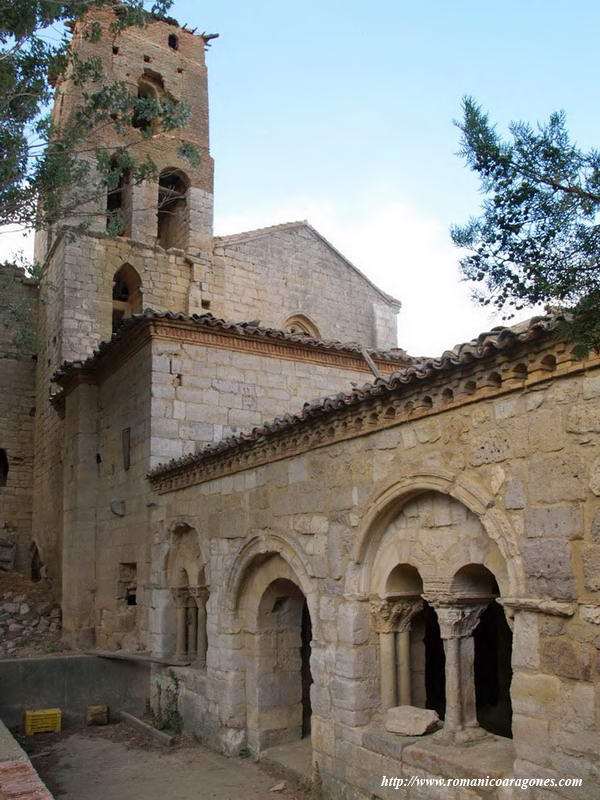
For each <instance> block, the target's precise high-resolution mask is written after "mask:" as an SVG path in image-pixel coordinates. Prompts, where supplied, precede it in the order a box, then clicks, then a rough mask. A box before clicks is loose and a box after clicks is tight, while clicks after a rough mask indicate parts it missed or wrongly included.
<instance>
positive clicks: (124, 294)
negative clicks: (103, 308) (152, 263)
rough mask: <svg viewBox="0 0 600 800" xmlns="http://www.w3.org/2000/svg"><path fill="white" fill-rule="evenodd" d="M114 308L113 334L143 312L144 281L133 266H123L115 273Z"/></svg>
mask: <svg viewBox="0 0 600 800" xmlns="http://www.w3.org/2000/svg"><path fill="white" fill-rule="evenodd" d="M112 308H113V311H112V329H113V333H114V332H115V331H116V330H117V328H118V327H119V325H120V324H121V322H122V321H123V320H124V319H127V318H128V317H130V316H131V315H132V314H138V313H139V312H140V311H141V310H142V281H141V279H140V276H139V275H138V273H137V271H136V270H135V269H134V268H133V267H132V266H131V264H123V266H122V267H121V269H119V270H117V272H115V275H114V277H113V291H112Z"/></svg>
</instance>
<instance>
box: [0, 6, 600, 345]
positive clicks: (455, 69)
mask: <svg viewBox="0 0 600 800" xmlns="http://www.w3.org/2000/svg"><path fill="white" fill-rule="evenodd" d="M171 14H172V15H173V16H174V17H176V18H177V19H178V20H179V22H180V23H183V22H186V23H187V24H188V27H190V28H197V29H198V31H199V32H202V31H206V32H210V33H219V34H220V37H219V39H216V40H214V41H213V43H212V47H211V48H210V49H209V50H208V53H207V64H208V70H209V90H210V115H211V152H212V155H213V157H214V159H215V232H216V233H217V234H227V233H235V232H238V231H242V230H251V229H253V228H257V227H262V226H266V225H274V224H279V223H282V222H288V221H292V220H298V219H307V220H308V221H309V222H310V223H311V224H312V225H313V226H314V227H315V228H317V229H318V230H319V231H320V232H321V233H322V234H323V235H324V236H325V237H326V238H327V239H329V241H331V243H332V244H334V245H335V247H336V248H337V249H338V250H340V251H341V252H342V253H344V255H345V256H346V257H347V258H348V259H349V260H350V261H352V262H353V263H354V264H355V265H356V266H357V267H359V268H360V269H361V270H362V271H363V272H365V273H366V274H367V275H368V276H369V277H370V278H371V279H372V280H373V281H375V282H376V283H377V284H378V285H380V286H381V288H383V289H384V290H385V291H387V292H388V293H389V294H391V295H393V296H394V297H396V298H398V299H399V300H400V301H401V302H402V310H401V312H400V315H399V336H398V343H399V345H400V346H401V347H404V348H405V349H407V350H408V351H409V352H410V353H413V354H416V355H421V354H423V355H439V354H440V353H441V352H442V351H443V350H445V349H447V348H449V347H451V346H453V345H454V344H456V343H457V342H460V341H465V340H468V339H470V338H472V337H473V336H475V335H477V334H478V333H479V332H481V331H483V330H488V329H489V328H490V327H492V326H493V325H497V324H503V320H502V319H501V318H500V317H499V316H498V315H496V316H492V315H491V314H490V311H489V309H484V308H481V307H479V306H478V305H476V304H475V303H474V301H473V300H472V299H471V297H470V288H469V286H468V285H467V284H465V283H464V282H462V281H461V280H460V274H459V266H458V260H459V257H460V252H459V251H458V250H457V249H456V248H455V247H454V246H453V245H452V243H451V240H450V235H449V228H450V226H451V225H452V224H454V223H459V224H460V223H463V222H465V221H466V220H467V219H468V218H469V217H470V216H473V215H477V213H478V210H479V208H480V204H481V199H482V197H481V194H480V193H479V190H478V183H477V180H476V178H475V176H474V175H473V174H472V173H470V172H469V170H468V169H467V168H466V166H465V165H464V163H463V161H462V160H461V158H460V157H459V156H458V155H457V151H458V149H459V131H458V129H457V128H456V127H455V125H454V120H455V119H457V118H458V117H460V106H461V98H462V97H463V96H465V95H472V96H474V97H475V98H476V99H477V100H478V101H479V103H480V104H481V105H482V106H483V107H484V108H485V109H486V110H487V111H488V112H489V114H490V117H491V119H492V120H494V121H495V122H497V123H498V127H499V129H500V130H501V131H505V130H506V126H507V124H508V122H509V121H510V120H518V119H522V120H527V121H529V122H531V123H533V124H535V123H536V122H538V121H539V122H543V121H545V120H546V119H547V118H548V116H549V115H550V113H552V112H553V111H556V110H560V109H564V110H565V111H566V113H567V124H568V127H569V130H570V131H571V133H572V134H573V136H574V138H575V139H576V140H577V142H578V143H579V144H580V145H581V146H582V147H584V148H590V147H593V146H596V145H598V135H597V132H598V130H599V127H600V124H599V123H600V107H599V104H598V103H597V101H596V99H597V83H598V77H597V74H598V56H597V53H598V47H597V42H598V33H599V27H600V4H599V3H598V2H597V0H585V1H584V0H572V2H570V3H566V2H564V0H545V2H541V1H540V0H519V1H517V0H488V1H487V2H481V0H478V1H477V2H475V0H452V2H450V1H449V0H448V2H445V1H444V2H443V1H442V0H420V2H416V1H415V0H412V2H407V1H406V0H371V2H370V3H366V2H364V0H363V1H362V2H357V0H322V2H317V0H303V3H302V4H299V3H290V2H286V0H279V2H274V1H273V0H253V2H252V3H248V2H247V0H245V1H244V0H220V2H214V0H205V2H203V3H201V4H200V3H198V2H195V1H194V0H175V3H174V6H173V8H172V10H171ZM24 244H25V245H26V244H27V243H26V242H23V240H22V239H21V237H20V236H15V235H10V236H6V235H4V236H0V258H1V257H2V255H1V254H4V255H6V253H7V252H8V251H10V250H12V249H14V248H15V246H16V247H23V246H24ZM531 313H533V312H532V311H530V312H528V313H523V312H522V313H521V315H520V317H518V318H516V319H522V318H524V317H526V316H530V315H531Z"/></svg>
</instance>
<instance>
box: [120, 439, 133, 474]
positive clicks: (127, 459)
mask: <svg viewBox="0 0 600 800" xmlns="http://www.w3.org/2000/svg"><path fill="white" fill-rule="evenodd" d="M121 444H122V448H123V469H124V470H125V471H127V470H128V469H129V467H130V466H131V428H123V430H122V431H121Z"/></svg>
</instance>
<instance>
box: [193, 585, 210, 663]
mask: <svg viewBox="0 0 600 800" xmlns="http://www.w3.org/2000/svg"><path fill="white" fill-rule="evenodd" d="M190 594H191V596H192V597H193V598H194V601H195V603H196V609H197V633H196V637H197V638H196V666H198V667H200V669H203V668H204V667H205V666H206V651H207V647H208V640H207V636H206V603H207V600H208V587H207V586H192V587H191V588H190Z"/></svg>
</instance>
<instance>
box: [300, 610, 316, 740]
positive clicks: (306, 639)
mask: <svg viewBox="0 0 600 800" xmlns="http://www.w3.org/2000/svg"><path fill="white" fill-rule="evenodd" d="M300 637H301V645H300V657H301V659H302V665H301V668H300V669H301V680H302V738H304V737H305V736H310V718H311V715H312V708H311V705H310V687H311V684H312V682H313V679H312V675H311V672H310V643H311V640H312V624H311V621H310V614H309V611H308V604H307V602H306V600H305V601H304V605H303V606H302V628H301V631H300Z"/></svg>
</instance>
